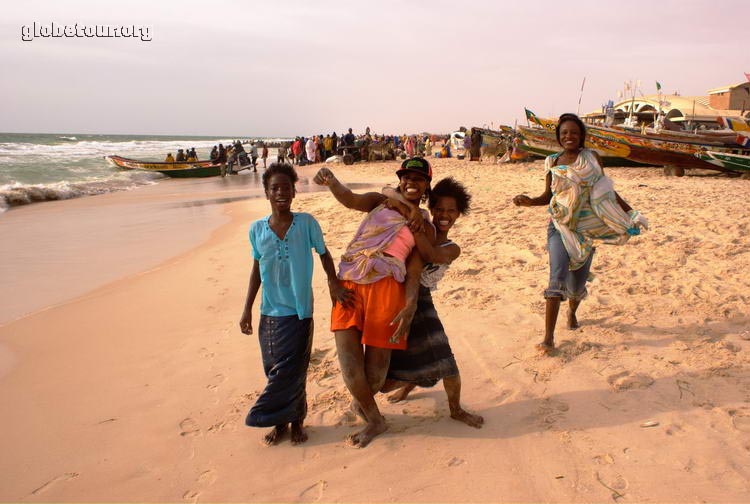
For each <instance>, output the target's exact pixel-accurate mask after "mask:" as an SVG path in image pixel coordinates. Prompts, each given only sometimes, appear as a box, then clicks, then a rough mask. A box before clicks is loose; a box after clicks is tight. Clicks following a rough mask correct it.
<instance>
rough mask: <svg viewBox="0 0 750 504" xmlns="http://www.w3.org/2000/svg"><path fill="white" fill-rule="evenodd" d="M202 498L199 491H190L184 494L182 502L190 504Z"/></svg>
mask: <svg viewBox="0 0 750 504" xmlns="http://www.w3.org/2000/svg"><path fill="white" fill-rule="evenodd" d="M200 496H201V493H200V492H198V491H197V490H188V491H186V492H185V493H184V494H182V500H185V501H188V502H198V497H200Z"/></svg>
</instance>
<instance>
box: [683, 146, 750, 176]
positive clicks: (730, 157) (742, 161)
mask: <svg viewBox="0 0 750 504" xmlns="http://www.w3.org/2000/svg"><path fill="white" fill-rule="evenodd" d="M695 155H696V157H698V158H699V159H702V160H703V161H707V162H709V163H711V164H714V165H716V166H721V167H722V168H726V169H727V170H731V171H742V172H749V173H750V156H743V155H740V154H728V153H725V152H716V151H705V152H698V153H696V154H695Z"/></svg>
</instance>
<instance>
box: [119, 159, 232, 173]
mask: <svg viewBox="0 0 750 504" xmlns="http://www.w3.org/2000/svg"><path fill="white" fill-rule="evenodd" d="M106 159H107V161H109V162H110V163H112V164H113V165H115V166H116V167H118V168H122V169H124V170H145V171H150V172H159V173H163V174H164V175H166V176H168V177H175V178H192V177H215V176H217V175H221V165H220V164H214V163H213V161H210V160H206V161H192V162H190V163H183V162H180V163H161V162H157V161H139V160H137V159H128V158H124V157H120V156H106Z"/></svg>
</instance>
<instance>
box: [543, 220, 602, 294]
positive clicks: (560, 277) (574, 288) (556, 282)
mask: <svg viewBox="0 0 750 504" xmlns="http://www.w3.org/2000/svg"><path fill="white" fill-rule="evenodd" d="M547 249H548V250H549V285H548V286H547V289H545V291H544V297H545V299H549V298H560V299H561V300H562V301H565V300H566V299H568V298H569V299H571V300H573V301H580V300H582V299H584V298H585V297H586V295H587V294H588V292H587V291H586V279H587V278H588V276H589V270H591V260H592V259H593V258H594V252H595V251H596V249H592V250H591V254H589V257H588V259H587V260H586V262H585V263H584V265H583V266H581V267H580V268H579V269H577V270H575V271H570V270H569V269H568V263H569V261H570V258H569V256H568V251H567V250H565V245H563V242H562V237H561V236H560V232H559V231H558V230H557V229H556V228H555V225H554V224H552V221H550V223H549V226H548V227H547Z"/></svg>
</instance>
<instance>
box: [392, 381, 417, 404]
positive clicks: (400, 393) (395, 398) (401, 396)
mask: <svg viewBox="0 0 750 504" xmlns="http://www.w3.org/2000/svg"><path fill="white" fill-rule="evenodd" d="M415 387H416V385H414V384H412V383H409V384H408V385H404V386H403V387H401V388H400V389H398V390H396V391H395V392H394V393H393V394H391V395H389V396H388V402H389V403H397V402H400V401H405V400H406V398H407V397H409V393H410V392H411V391H412V390H414V388H415Z"/></svg>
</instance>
